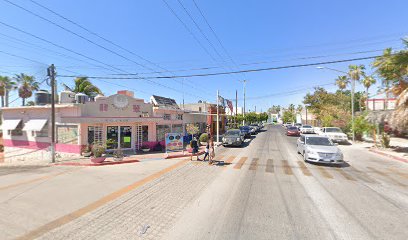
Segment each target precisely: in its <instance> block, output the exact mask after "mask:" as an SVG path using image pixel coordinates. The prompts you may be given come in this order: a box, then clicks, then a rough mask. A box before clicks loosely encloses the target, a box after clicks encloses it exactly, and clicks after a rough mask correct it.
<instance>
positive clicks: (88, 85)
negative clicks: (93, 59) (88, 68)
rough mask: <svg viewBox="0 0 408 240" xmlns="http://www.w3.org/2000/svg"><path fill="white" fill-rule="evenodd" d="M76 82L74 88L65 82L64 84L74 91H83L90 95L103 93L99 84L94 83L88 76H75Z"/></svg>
mask: <svg viewBox="0 0 408 240" xmlns="http://www.w3.org/2000/svg"><path fill="white" fill-rule="evenodd" d="M74 82H75V86H74V87H72V88H71V87H68V86H67V85H65V84H63V86H64V87H65V88H66V89H68V90H70V91H72V92H74V93H83V94H86V95H88V96H89V97H95V96H96V95H98V94H102V91H101V90H100V89H99V88H98V87H97V86H95V85H94V84H92V82H91V81H89V79H88V78H87V77H77V78H75V80H74Z"/></svg>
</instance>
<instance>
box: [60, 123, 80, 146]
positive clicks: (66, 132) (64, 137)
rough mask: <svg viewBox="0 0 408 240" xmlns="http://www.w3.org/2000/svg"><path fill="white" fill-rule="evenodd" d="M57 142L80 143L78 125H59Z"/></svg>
mask: <svg viewBox="0 0 408 240" xmlns="http://www.w3.org/2000/svg"><path fill="white" fill-rule="evenodd" d="M57 143H64V144H78V126H76V125H59V126H57Z"/></svg>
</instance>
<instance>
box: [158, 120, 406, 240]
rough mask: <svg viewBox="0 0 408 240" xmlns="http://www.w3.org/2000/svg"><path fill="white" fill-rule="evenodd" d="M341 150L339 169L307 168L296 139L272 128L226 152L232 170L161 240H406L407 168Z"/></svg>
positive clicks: (355, 149) (346, 148)
mask: <svg viewBox="0 0 408 240" xmlns="http://www.w3.org/2000/svg"><path fill="white" fill-rule="evenodd" d="M340 148H341V149H342V150H343V152H344V155H345V160H346V164H344V165H343V166H341V167H334V166H325V165H316V164H309V163H304V162H303V160H302V157H301V156H300V155H298V154H297V153H296V138H295V137H287V136H285V135H284V131H283V129H282V128H281V127H279V126H269V127H268V128H267V131H266V132H263V133H260V134H258V136H257V137H256V138H255V139H253V140H252V143H251V144H249V146H247V147H245V148H241V149H239V148H233V149H228V150H226V152H225V153H224V154H225V157H224V159H232V158H234V161H232V164H231V165H230V166H227V167H225V168H226V169H225V171H224V172H223V173H222V174H220V175H219V176H218V177H217V178H216V179H215V180H214V181H213V182H212V184H211V185H209V186H208V188H207V189H206V190H205V191H204V192H203V193H202V194H201V195H200V197H198V198H197V199H196V200H195V201H194V202H193V203H192V204H191V205H190V206H189V207H188V208H186V209H185V210H184V212H183V214H182V217H180V218H179V220H178V221H177V223H176V224H175V225H173V227H172V228H171V229H170V231H168V232H167V234H166V235H165V236H164V237H163V239H223V240H225V239H231V240H236V239H407V238H408V166H407V165H406V164H405V163H400V162H395V161H392V160H388V159H384V158H382V157H378V156H377V155H374V154H373V153H370V152H368V151H367V150H366V149H361V148H358V147H355V146H340ZM246 158H247V159H246ZM242 162H244V163H243V164H242Z"/></svg>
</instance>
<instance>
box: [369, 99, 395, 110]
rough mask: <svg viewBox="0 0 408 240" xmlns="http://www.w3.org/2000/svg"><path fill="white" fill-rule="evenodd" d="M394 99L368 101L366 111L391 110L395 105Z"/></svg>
mask: <svg viewBox="0 0 408 240" xmlns="http://www.w3.org/2000/svg"><path fill="white" fill-rule="evenodd" d="M396 101H397V100H396V99H395V98H389V99H385V98H378V99H368V101H367V103H368V110H372V111H376V110H393V109H395V104H396Z"/></svg>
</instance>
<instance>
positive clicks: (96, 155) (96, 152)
mask: <svg viewBox="0 0 408 240" xmlns="http://www.w3.org/2000/svg"><path fill="white" fill-rule="evenodd" d="M105 150H106V147H105V146H104V145H102V144H95V145H93V147H92V153H93V157H92V158H91V161H92V162H93V163H101V162H103V161H105V159H106V157H105V156H102V155H103V154H104V153H105Z"/></svg>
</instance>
